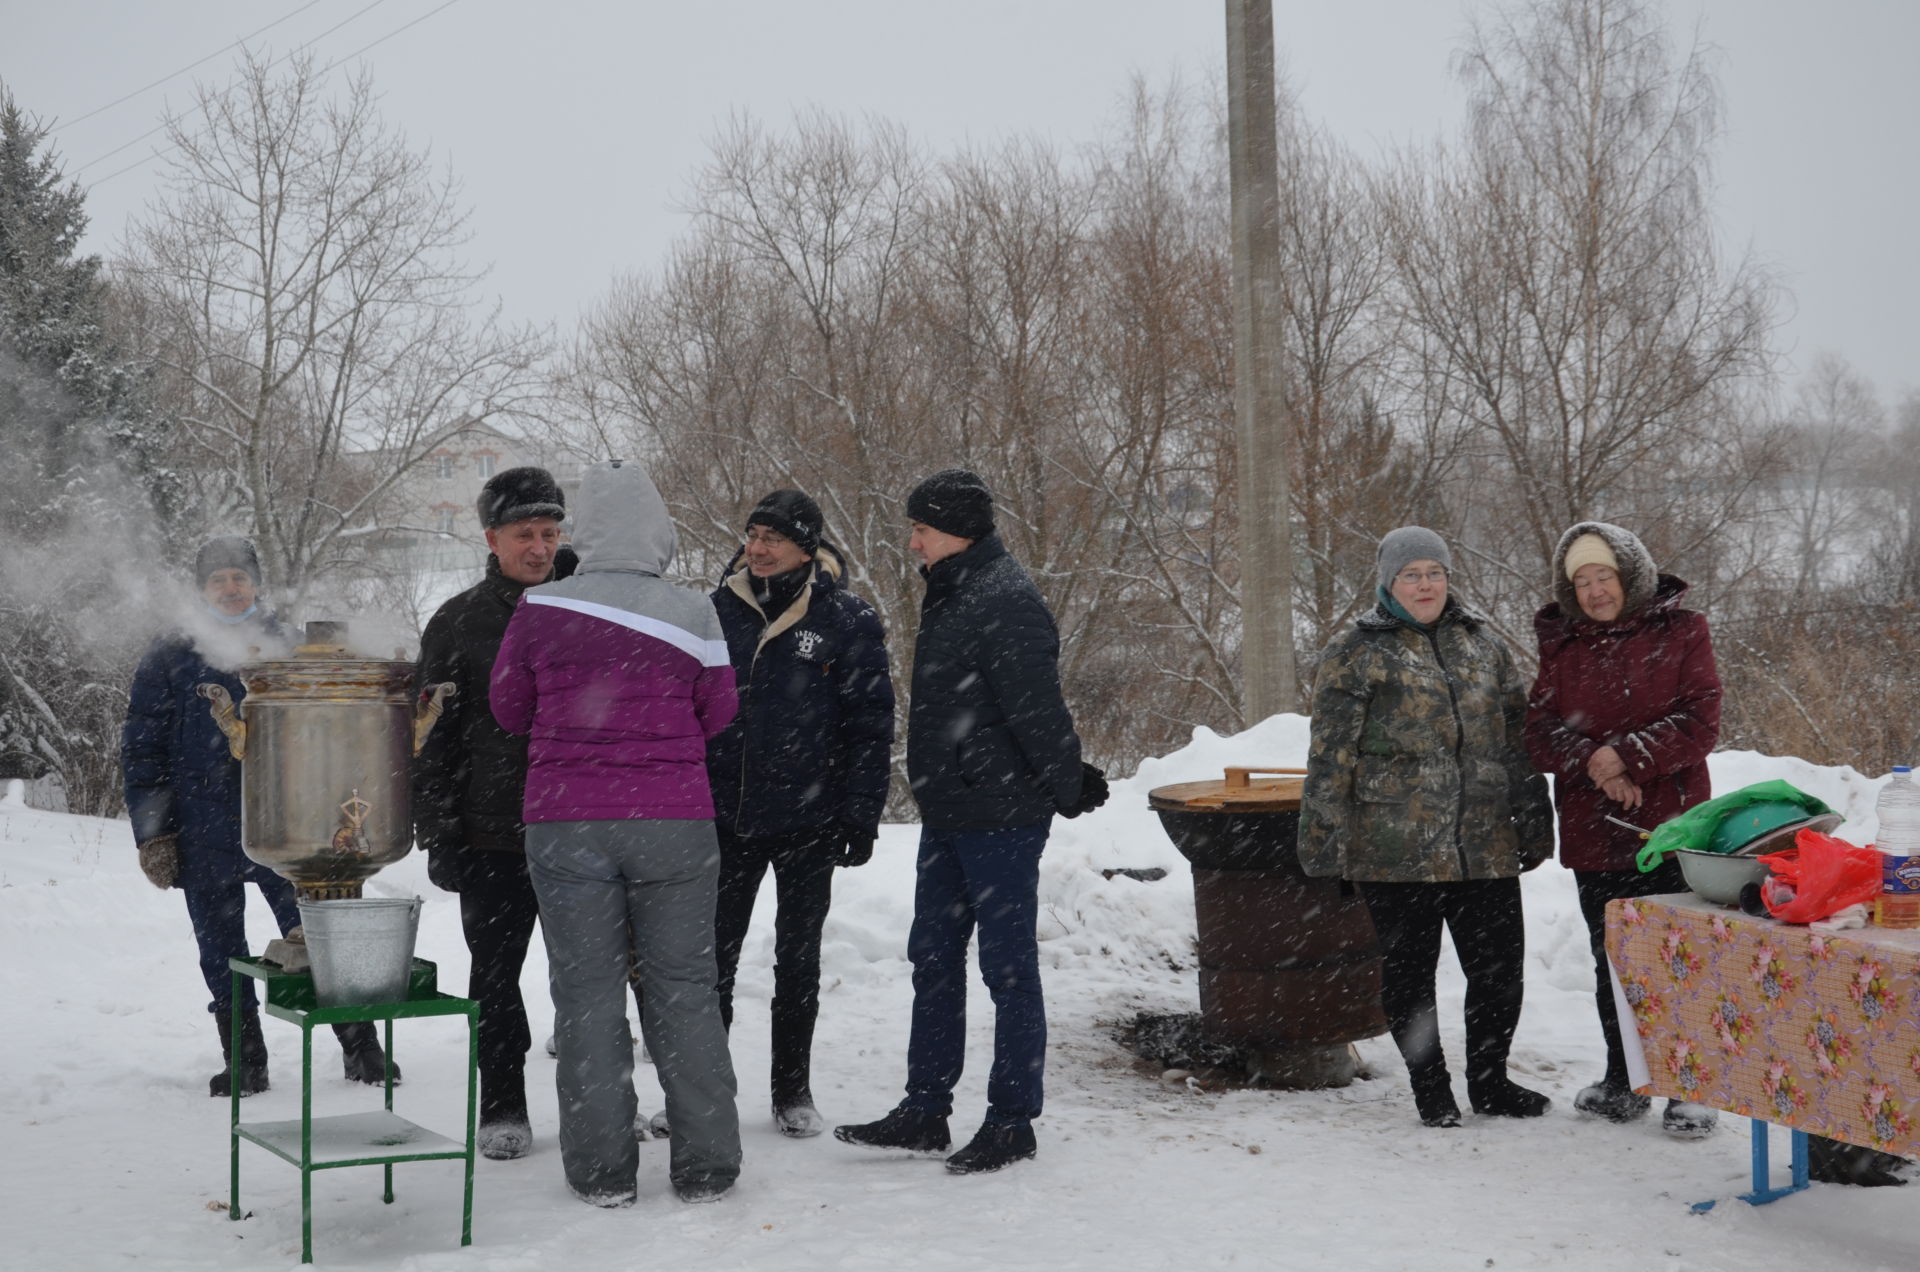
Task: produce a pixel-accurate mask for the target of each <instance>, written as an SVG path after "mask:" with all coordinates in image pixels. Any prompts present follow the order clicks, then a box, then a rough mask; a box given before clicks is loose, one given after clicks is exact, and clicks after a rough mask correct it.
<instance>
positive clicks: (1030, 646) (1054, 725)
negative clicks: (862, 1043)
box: [834, 468, 1107, 1175]
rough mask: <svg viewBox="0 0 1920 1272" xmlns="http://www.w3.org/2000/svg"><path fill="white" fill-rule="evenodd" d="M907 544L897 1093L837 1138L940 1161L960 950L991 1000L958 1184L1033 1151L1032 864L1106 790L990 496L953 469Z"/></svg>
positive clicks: (950, 1165)
mask: <svg viewBox="0 0 1920 1272" xmlns="http://www.w3.org/2000/svg"><path fill="white" fill-rule="evenodd" d="M907 516H908V518H909V519H910V520H911V522H912V524H913V534H912V538H911V539H910V540H909V544H908V546H909V548H910V549H911V550H912V551H913V552H914V554H915V555H917V556H918V557H919V558H920V559H921V561H922V562H924V568H923V569H922V571H921V573H922V574H923V575H925V577H926V580H927V595H926V600H925V601H924V602H923V604H922V606H921V610H920V635H919V639H918V640H917V641H916V642H915V644H914V650H913V705H912V710H911V713H910V715H909V716H908V720H907V775H908V778H909V780H910V781H911V783H912V786H913V797H914V799H915V801H916V802H918V804H919V805H920V821H921V827H920V857H919V863H918V864H919V873H918V879H917V883H916V885H915V890H914V898H913V930H912V933H911V935H910V936H909V937H908V940H907V955H908V957H909V958H910V959H911V960H912V962H913V1027H912V1033H911V1036H910V1038H909V1040H908V1044H907V1095H906V1099H905V1100H903V1101H902V1102H901V1103H900V1105H899V1107H897V1108H896V1109H894V1110H893V1112H891V1113H889V1114H888V1115H887V1116H886V1117H884V1118H882V1119H881V1120H879V1121H878V1122H868V1123H865V1124H863V1125H858V1126H842V1127H839V1128H837V1129H836V1130H835V1132H834V1134H835V1136H836V1137H837V1138H839V1139H841V1140H844V1141H846V1142H847V1143H850V1144H864V1145H867V1146H869V1147H873V1148H902V1149H909V1150H913V1151H919V1152H933V1151H940V1152H944V1151H945V1150H946V1148H947V1147H948V1145H949V1144H950V1143H951V1139H950V1136H949V1135H948V1132H947V1116H948V1115H949V1114H950V1113H951V1112H952V1111H953V1088H954V1085H955V1084H956V1083H957V1082H958V1081H959V1080H960V1072H961V1067H962V1064H963V1063H964V1061H965V1059H966V1007H967V968H966V960H967V943H968V941H969V939H970V938H971V937H972V936H973V934H974V931H975V929H976V928H977V929H978V931H979V936H980V975H981V978H982V979H983V980H984V981H986V984H987V989H988V990H989V992H990V993H991V994H992V995H993V1007H994V1039H993V1069H992V1072H991V1073H990V1075H989V1076H988V1079H987V1116H986V1120H985V1121H984V1122H983V1123H982V1125H981V1127H980V1130H979V1132H978V1133H977V1134H976V1135H975V1136H974V1137H973V1140H972V1142H971V1143H969V1144H968V1145H967V1146H966V1147H965V1148H963V1149H961V1150H960V1151H959V1152H957V1153H955V1154H954V1155H953V1156H951V1157H949V1158H948V1159H947V1169H948V1170H949V1171H951V1172H953V1173H954V1174H957V1175H965V1174H973V1173H976V1172H979V1171H989V1170H998V1169H1000V1168H1001V1167H1003V1166H1008V1165H1011V1164H1012V1163H1014V1162H1017V1161H1022V1160H1024V1159H1026V1158H1030V1157H1032V1156H1033V1155H1034V1152H1035V1146H1034V1135H1033V1119H1034V1118H1036V1117H1038V1116H1039V1115H1040V1105H1041V1094H1042V1082H1041V1077H1042V1070H1043V1069H1044V1067H1045V1064H1046V1051H1047V1016H1046V1006H1045V1004H1044V1003H1043V1002H1042V1000H1041V995H1040V955H1039V947H1038V942H1037V938H1036V934H1035V926H1036V923H1037V921H1038V918H1039V887H1040V854H1041V852H1042V850H1044V849H1045V847H1046V844H1047V833H1048V831H1049V829H1050V828H1051V827H1052V824H1053V816H1054V814H1055V813H1059V814H1061V815H1062V816H1065V817H1077V816H1079V815H1080V814H1081V813H1084V812H1088V811H1090V810H1092V809H1094V808H1097V807H1099V806H1100V805H1101V804H1102V803H1104V802H1105V800H1106V798H1107V784H1106V779H1105V777H1104V775H1103V774H1102V773H1101V772H1100V770H1099V769H1097V768H1094V767H1093V766H1092V765H1090V764H1085V763H1083V762H1082V761H1081V759H1080V739H1079V736H1078V735H1077V734H1076V733H1075V732H1074V728H1073V716H1072V715H1071V714H1070V713H1069V712H1068V710H1067V704H1066V701H1065V699H1064V698H1063V697H1062V696H1061V691H1060V666H1059V662H1060V638H1059V634H1058V632H1057V631H1056V629H1055V627H1054V622H1053V615H1052V613H1051V612H1050V611H1049V610H1048V609H1047V606H1046V602H1045V601H1044V600H1042V599H1041V597H1040V592H1039V589H1037V588H1036V587H1034V585H1033V580H1032V579H1030V578H1028V577H1027V572H1026V571H1025V570H1023V569H1021V568H1020V563H1019V562H1017V561H1015V560H1014V559H1013V558H1012V557H1011V556H1009V555H1008V554H1007V549H1006V547H1005V546H1004V545H1003V544H1002V543H1001V542H1000V536H999V535H998V534H997V533H995V531H994V523H993V496H992V494H991V493H990V492H989V491H988V490H987V487H986V484H985V483H984V482H982V481H981V480H980V478H979V477H977V476H976V475H974V474H973V473H970V472H967V471H966V470H964V469H957V468H955V469H948V470H946V471H944V472H939V473H935V474H934V475H933V476H931V477H929V478H927V479H926V480H925V481H923V482H921V483H920V485H919V486H918V487H916V488H915V489H914V491H913V493H912V494H911V495H909V496H908V497H907Z"/></svg>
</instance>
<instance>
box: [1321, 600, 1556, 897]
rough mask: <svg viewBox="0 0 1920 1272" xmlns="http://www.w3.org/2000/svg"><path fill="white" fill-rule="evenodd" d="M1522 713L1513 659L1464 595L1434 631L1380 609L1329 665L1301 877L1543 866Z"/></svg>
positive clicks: (1544, 819)
mask: <svg viewBox="0 0 1920 1272" xmlns="http://www.w3.org/2000/svg"><path fill="white" fill-rule="evenodd" d="M1526 710H1527V695H1526V686H1525V682H1523V681H1522V680H1521V678H1520V673H1519V671H1518V669H1517V668H1516V667H1515V666H1514V663H1513V657H1512V655H1511V654H1510V653H1509V652H1508V651H1507V648H1506V646H1505V645H1503V644H1501V643H1500V641H1499V640H1498V639H1497V638H1496V637H1495V636H1494V635H1493V633H1492V632H1490V631H1488V630H1487V627H1486V624H1485V621H1484V620H1483V619H1481V618H1480V617H1479V616H1478V615H1476V614H1475V613H1473V612H1472V611H1471V610H1469V609H1467V608H1466V607H1465V606H1463V605H1461V604H1460V603H1459V601H1458V600H1457V599H1455V598H1453V597H1449V598H1448V599H1447V605H1446V608H1445V609H1444V610H1443V611H1442V612H1441V614H1440V618H1439V620H1438V621H1437V622H1436V623H1435V624H1434V626H1433V629H1432V631H1430V632H1429V631H1424V630H1422V629H1421V628H1419V627H1415V626H1410V625H1408V624H1406V623H1404V622H1402V621H1401V620H1399V619H1398V618H1396V617H1394V616H1393V615H1392V614H1390V613H1389V612H1388V611H1387V610H1386V608H1385V607H1384V606H1382V605H1379V604H1376V605H1375V606H1374V607H1373V609H1372V610H1370V611H1369V612H1368V613H1366V614H1363V615H1362V616H1361V617H1360V618H1359V620H1358V621H1357V622H1356V623H1355V625H1354V628H1353V630H1352V631H1350V632H1348V633H1346V634H1345V635H1343V636H1341V637H1339V638H1338V639H1336V640H1335V641H1334V642H1333V643H1332V644H1331V645H1329V646H1328V647H1327V650H1326V652H1325V653H1324V654H1323V655H1322V657H1321V661H1320V670H1319V675H1318V676H1317V678H1316V679H1315V682H1314V691H1313V740H1312V743H1311V745H1310V747H1309V750H1308V755H1307V778H1306V790H1305V795H1304V798H1303V801H1302V804H1301V809H1300V835H1299V851H1300V864H1301V866H1302V868H1303V869H1304V870H1305V871H1306V873H1307V874H1309V875H1314V876H1321V877H1338V878H1343V879H1353V880H1360V881H1363V882H1372V883H1446V882H1453V881H1458V880H1466V879H1502V878H1511V877H1513V876H1515V875H1518V874H1520V873H1521V872H1522V871H1526V870H1531V869H1533V868H1534V867H1535V866H1537V865H1539V864H1540V863H1541V862H1542V861H1545V860H1546V859H1547V858H1548V857H1549V856H1551V855H1552V853H1553V825H1552V807H1551V805H1550V803H1549V802H1548V799H1547V788H1546V782H1545V780H1544V779H1543V778H1541V777H1540V775H1539V774H1537V773H1535V772H1534V771H1533V766H1532V764H1531V763H1530V762H1529V761H1528V759H1527V754H1526V750H1525V746H1524V744H1523V742H1522V737H1521V733H1522V728H1523V726H1524V724H1525V720H1526Z"/></svg>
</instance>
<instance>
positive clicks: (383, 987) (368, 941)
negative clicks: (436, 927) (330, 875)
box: [300, 897, 425, 1007]
mask: <svg viewBox="0 0 1920 1272" xmlns="http://www.w3.org/2000/svg"><path fill="white" fill-rule="evenodd" d="M424 904H425V903H424V902H422V901H421V900H420V898H419V897H369V898H366V899H362V900H350V901H302V902H301V903H300V923H301V926H302V927H304V928H305V929H306V934H307V954H308V957H309V958H310V959H311V960H312V962H313V997H314V1001H315V1002H316V1003H317V1004H319V1005H320V1006H322V1007H357V1006H360V1005H362V1004H365V1003H397V1002H405V1001H406V997H407V977H408V973H409V972H411V970H412V968H413V943H414V938H415V937H417V936H418V935H419V933H420V909H421V907H422V905H424Z"/></svg>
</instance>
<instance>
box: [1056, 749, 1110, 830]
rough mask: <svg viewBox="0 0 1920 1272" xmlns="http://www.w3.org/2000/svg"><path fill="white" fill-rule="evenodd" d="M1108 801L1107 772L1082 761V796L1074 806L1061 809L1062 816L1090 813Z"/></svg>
mask: <svg viewBox="0 0 1920 1272" xmlns="http://www.w3.org/2000/svg"><path fill="white" fill-rule="evenodd" d="M1106 802H1107V774H1106V770H1104V769H1097V768H1095V767H1094V766H1093V765H1091V764H1088V763H1086V762H1085V761H1082V762H1081V764H1080V798H1079V799H1077V800H1075V801H1074V802H1073V807H1072V808H1063V809H1061V810H1060V815H1061V816H1062V817H1078V816H1079V815H1080V814H1082V813H1090V812H1092V811H1093V810H1094V809H1096V808H1098V807H1100V805H1102V804H1104V803H1106Z"/></svg>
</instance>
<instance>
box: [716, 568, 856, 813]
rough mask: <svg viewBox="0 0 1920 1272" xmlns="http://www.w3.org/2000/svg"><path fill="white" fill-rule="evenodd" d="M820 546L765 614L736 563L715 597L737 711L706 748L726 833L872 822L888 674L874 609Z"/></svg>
mask: <svg viewBox="0 0 1920 1272" xmlns="http://www.w3.org/2000/svg"><path fill="white" fill-rule="evenodd" d="M843 570H844V566H843V564H842V562H841V559H840V555H839V552H838V550H837V549H835V548H834V547H833V546H832V545H831V544H825V543H823V544H821V545H820V549H819V551H818V552H816V553H815V554H814V559H813V577H812V579H811V580H810V581H809V582H808V583H807V584H806V586H804V587H802V588H800V589H799V592H798V594H797V595H796V596H795V597H794V599H793V601H792V602H791V603H789V604H788V605H787V607H786V608H785V609H784V610H782V611H781V612H779V613H777V614H767V613H766V612H764V611H763V610H762V609H761V607H760V603H759V602H758V601H757V600H755V599H754V594H753V576H752V574H751V573H749V572H748V570H747V568H746V567H745V566H744V565H741V566H739V568H737V569H734V570H732V571H731V572H730V573H728V575H727V577H726V580H725V581H724V582H723V583H721V585H720V586H719V587H718V588H717V589H715V591H714V593H713V606H714V609H715V610H716V611H717V612H718V613H719V616H720V628H721V630H722V631H723V632H724V633H725V635H726V641H727V651H728V655H729V658H730V659H731V661H732V664H733V675H734V683H735V685H736V687H737V691H738V693H739V697H740V713H739V714H738V715H737V716H735V717H734V719H733V723H731V724H729V725H728V726H727V727H726V728H725V729H723V730H721V731H720V733H719V734H717V735H716V736H715V737H714V739H713V741H712V742H710V743H708V745H707V771H708V774H709V776H710V777H711V779H712V782H713V802H714V818H715V820H716V821H718V822H719V824H720V825H721V826H723V827H725V828H726V829H727V830H728V831H730V832H732V833H733V834H735V835H740V836H742V837H745V838H755V837H760V836H769V835H788V834H794V833H796V832H799V831H804V830H811V829H815V828H818V827H823V826H833V825H839V826H845V827H848V828H850V829H853V830H858V831H862V832H864V833H867V834H872V833H874V832H876V831H877V830H878V828H879V825H880V810H881V808H882V807H883V806H884V805H885V804H886V800H887V774H888V765H889V761H890V755H889V752H890V751H891V748H892V746H893V677H892V676H891V675H890V674H889V673H888V670H887V637H886V632H885V630H884V629H883V628H882V627H881V625H880V616H879V615H878V614H876V613H874V609H873V606H871V605H869V604H867V602H865V601H864V600H861V599H860V598H859V597H857V596H855V595H854V594H853V593H851V592H849V591H847V590H846V588H845V587H844V586H842V585H841V582H840V576H841V574H842V572H843Z"/></svg>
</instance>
